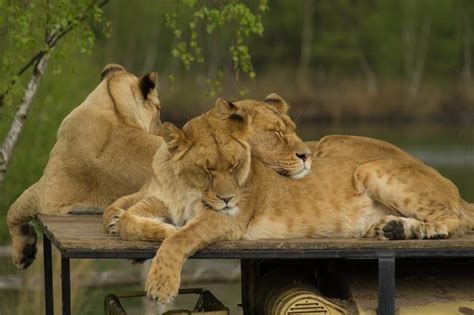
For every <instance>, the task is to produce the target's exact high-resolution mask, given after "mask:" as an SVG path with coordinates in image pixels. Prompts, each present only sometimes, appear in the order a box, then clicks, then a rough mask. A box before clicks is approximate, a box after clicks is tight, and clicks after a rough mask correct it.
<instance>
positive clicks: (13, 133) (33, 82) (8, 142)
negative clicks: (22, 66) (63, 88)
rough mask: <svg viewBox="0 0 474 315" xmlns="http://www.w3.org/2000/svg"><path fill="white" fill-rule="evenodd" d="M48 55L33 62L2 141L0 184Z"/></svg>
mask: <svg viewBox="0 0 474 315" xmlns="http://www.w3.org/2000/svg"><path fill="white" fill-rule="evenodd" d="M50 56H51V54H50V53H47V54H45V55H43V57H41V59H40V60H39V61H38V62H37V63H36V64H35V67H34V68H33V74H32V75H31V78H30V81H29V82H28V85H27V88H26V90H25V94H24V96H23V99H22V101H21V104H20V106H19V107H18V111H17V112H16V114H15V118H14V119H13V123H12V125H11V127H10V130H9V131H8V134H7V136H6V138H5V141H4V142H3V145H2V149H1V151H0V184H1V183H2V182H3V181H4V179H5V175H6V172H7V166H8V163H9V162H10V159H11V155H12V152H13V148H14V147H15V145H16V143H17V142H18V138H19V136H20V133H21V131H22V129H23V125H24V123H25V121H26V117H27V115H28V111H29V109H30V105H31V102H32V101H33V97H34V96H35V94H36V91H37V89H38V86H39V84H40V82H41V77H42V76H43V73H44V71H45V70H46V67H47V66H48V61H49V58H50Z"/></svg>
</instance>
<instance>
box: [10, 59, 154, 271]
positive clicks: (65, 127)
mask: <svg viewBox="0 0 474 315" xmlns="http://www.w3.org/2000/svg"><path fill="white" fill-rule="evenodd" d="M102 77H103V80H102V81H101V82H100V84H99V85H98V86H97V88H96V89H95V90H94V91H92V93H91V94H89V96H88V97H87V98H86V100H85V101H84V102H83V103H82V104H81V105H80V106H78V107H77V108H76V109H74V110H73V111H72V112H71V113H70V114H69V115H68V116H67V117H66V118H65V119H64V120H63V122H62V124H61V126H60V128H59V131H58V134H57V141H56V143H55V145H54V147H53V149H52V150H51V153H50V156H49V160H48V164H47V165H46V168H45V170H44V173H43V176H42V177H41V178H40V179H39V180H38V182H36V183H35V184H33V185H32V186H31V187H30V188H28V189H27V190H26V191H25V192H24V193H23V194H22V195H21V196H20V197H19V198H18V199H17V200H16V201H15V202H14V203H13V204H12V205H11V207H10V209H9V211H8V216H7V222H8V227H9V230H10V235H11V237H12V242H13V246H12V258H13V262H14V263H15V265H16V266H17V267H18V268H21V269H23V268H26V267H28V265H29V264H31V262H32V261H33V259H34V256H35V253H36V244H35V243H36V234H35V232H34V229H33V228H32V227H31V226H30V225H29V224H28V222H29V221H30V220H31V219H32V218H33V217H34V216H35V215H37V214H63V213H67V212H69V211H71V210H74V209H78V208H91V207H92V208H96V207H98V208H102V207H106V206H107V205H109V204H110V203H111V202H112V201H114V200H116V199H117V198H119V197H121V196H123V195H127V194H130V193H132V192H135V191H137V190H138V189H139V188H140V186H141V185H142V184H143V182H144V181H145V178H146V174H148V173H150V171H151V161H152V157H153V155H154V153H155V152H156V149H157V148H158V146H159V145H160V143H161V141H162V140H161V138H160V137H158V136H156V134H157V133H158V132H159V128H160V125H161V123H160V102H159V100H158V94H157V90H156V84H157V74H155V73H149V74H147V75H145V76H143V77H142V78H137V77H136V76H134V75H133V74H130V73H128V72H126V71H125V69H124V68H123V67H122V66H120V65H113V64H112V65H107V66H106V67H105V68H104V71H103V72H102ZM142 91H143V92H142ZM144 92H145V93H146V94H147V95H143V93H144ZM124 165H126V167H124Z"/></svg>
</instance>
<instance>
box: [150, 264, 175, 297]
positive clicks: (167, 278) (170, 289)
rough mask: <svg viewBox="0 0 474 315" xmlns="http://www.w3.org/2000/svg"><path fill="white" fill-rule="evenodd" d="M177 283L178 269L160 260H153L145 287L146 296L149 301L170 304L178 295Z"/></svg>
mask: <svg viewBox="0 0 474 315" xmlns="http://www.w3.org/2000/svg"><path fill="white" fill-rule="evenodd" d="M179 283H180V271H179V269H177V268H175V267H172V265H171V264H167V263H166V262H164V261H163V260H162V259H159V258H158V259H157V258H155V259H153V262H152V264H151V267H150V272H149V273H148V277H147V280H146V285H145V291H146V295H147V297H148V298H149V299H150V300H154V301H157V302H160V303H170V302H171V301H172V300H173V299H174V298H175V297H176V295H177V294H178V290H179Z"/></svg>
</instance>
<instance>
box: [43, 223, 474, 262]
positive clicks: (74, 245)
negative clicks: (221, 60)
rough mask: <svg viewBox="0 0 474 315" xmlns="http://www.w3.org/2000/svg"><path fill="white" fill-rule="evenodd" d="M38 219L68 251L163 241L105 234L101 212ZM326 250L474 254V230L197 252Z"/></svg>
mask: <svg viewBox="0 0 474 315" xmlns="http://www.w3.org/2000/svg"><path fill="white" fill-rule="evenodd" d="M38 221H39V223H40V225H41V226H42V228H43V231H44V233H45V234H46V235H47V236H48V238H49V239H50V240H51V241H52V243H53V244H54V245H55V246H56V247H57V248H58V249H60V250H61V251H63V252H66V253H67V252H75V251H76V252H81V251H88V252H91V251H97V252H109V253H110V252H117V253H120V252H122V253H126V252H136V251H142V252H144V253H147V255H148V256H150V257H152V255H153V253H154V252H155V251H156V250H157V249H158V248H159V245H160V243H159V242H136V241H123V240H121V239H120V238H119V237H118V236H113V235H109V234H106V233H105V232H104V228H103V226H102V221H101V216H99V215H62V216H39V217H38ZM325 251H326V252H335V251H336V252H341V253H344V252H357V251H361V252H364V251H366V252H367V251H368V252H374V251H379V252H395V253H397V252H399V253H402V255H401V256H404V255H403V252H407V251H408V252H409V251H411V252H415V251H416V252H423V251H426V252H431V253H434V252H436V253H437V254H436V255H437V256H444V254H445V253H449V252H454V251H456V252H460V251H464V254H461V255H455V254H453V255H452V256H474V233H470V234H468V235H465V236H463V237H460V238H450V239H444V240H407V241H379V240H375V239H331V238H318V239H286V240H281V239H272V240H259V241H243V240H242V241H225V242H219V243H216V244H214V245H212V246H209V247H208V248H206V249H205V250H203V251H201V252H200V253H198V255H196V256H197V257H199V256H201V257H213V256H215V257H221V258H224V257H229V258H230V257H233V258H239V257H243V258H250V256H251V255H250V256H249V253H255V256H256V257H258V253H260V254H262V253H263V254H264V253H269V252H272V257H275V258H276V257H277V256H278V253H279V252H281V253H282V254H283V253H285V257H288V255H289V254H292V253H293V254H294V255H295V258H296V257H303V256H304V257H306V256H305V255H304V254H305V253H308V252H312V253H321V254H323V253H324V252H325ZM219 253H221V254H219ZM229 253H231V254H229ZM436 255H435V256H436ZM132 256H133V255H132ZM145 256H146V255H145ZM267 256H268V255H267ZM316 256H317V255H316ZM412 256H416V255H412ZM421 256H423V255H421ZM448 256H449V255H448ZM109 257H110V255H109ZM256 257H255V258H256ZM285 257H282V258H285Z"/></svg>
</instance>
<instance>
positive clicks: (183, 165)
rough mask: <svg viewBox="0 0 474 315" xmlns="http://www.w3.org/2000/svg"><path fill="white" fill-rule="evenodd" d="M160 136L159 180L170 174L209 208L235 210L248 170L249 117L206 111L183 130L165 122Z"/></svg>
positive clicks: (249, 152)
mask: <svg viewBox="0 0 474 315" xmlns="http://www.w3.org/2000/svg"><path fill="white" fill-rule="evenodd" d="M161 135H162V137H163V139H164V143H165V144H166V147H167V151H168V152H167V156H164V157H163V155H160V153H159V152H160V150H159V151H158V153H157V157H155V162H154V168H155V173H157V167H158V168H159V169H160V170H159V171H158V174H159V175H158V176H159V177H160V178H162V177H163V175H164V174H170V171H171V175H170V177H172V178H175V179H178V181H183V185H185V186H186V187H185V190H186V191H187V192H192V191H195V192H196V196H198V197H199V198H200V201H202V203H203V204H204V205H206V206H208V207H210V208H212V209H215V210H219V211H228V212H229V213H232V212H233V211H234V210H236V206H237V202H238V192H239V189H240V187H241V186H242V185H243V184H244V183H245V181H246V179H247V177H248V175H249V171H250V162H251V150H250V145H249V144H248V142H247V140H248V137H249V117H248V115H246V114H245V113H243V112H242V113H232V114H231V115H229V116H228V117H226V119H221V118H220V117H216V116H213V115H212V113H210V112H208V113H205V114H202V115H200V116H198V117H196V118H193V119H192V120H190V121H189V122H188V123H187V124H186V125H185V126H184V127H183V129H179V128H177V127H176V126H175V125H173V124H171V123H164V124H163V126H162V130H161ZM157 164H158V165H157ZM165 169H166V170H165ZM164 176H167V175H164Z"/></svg>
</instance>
